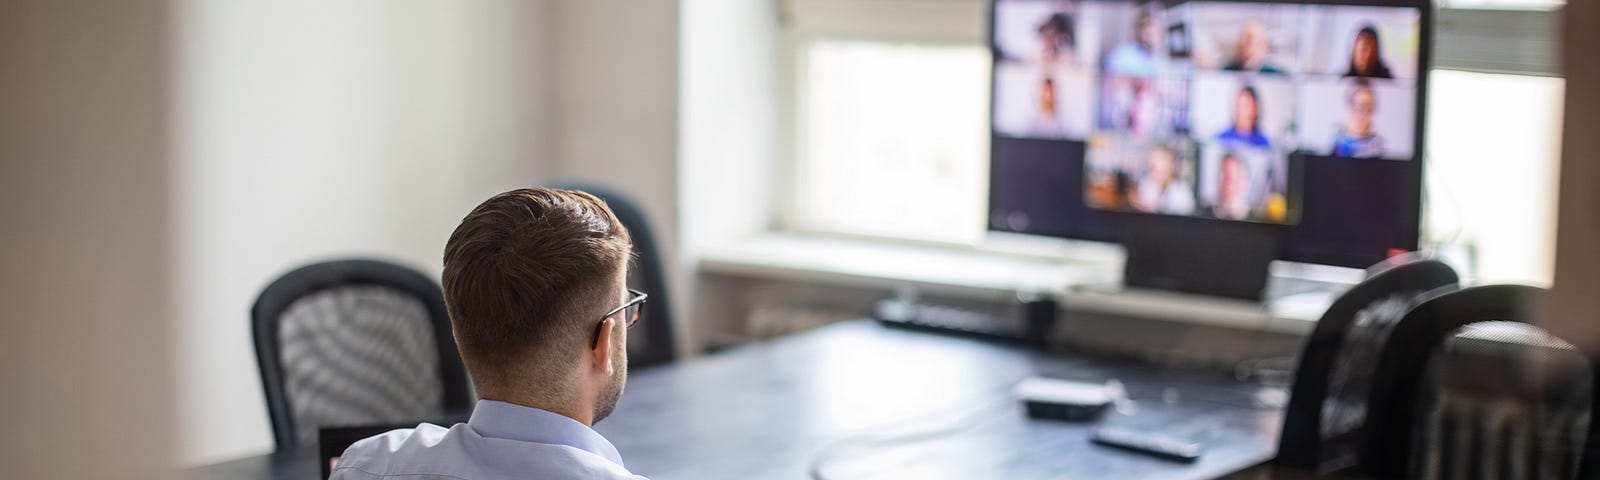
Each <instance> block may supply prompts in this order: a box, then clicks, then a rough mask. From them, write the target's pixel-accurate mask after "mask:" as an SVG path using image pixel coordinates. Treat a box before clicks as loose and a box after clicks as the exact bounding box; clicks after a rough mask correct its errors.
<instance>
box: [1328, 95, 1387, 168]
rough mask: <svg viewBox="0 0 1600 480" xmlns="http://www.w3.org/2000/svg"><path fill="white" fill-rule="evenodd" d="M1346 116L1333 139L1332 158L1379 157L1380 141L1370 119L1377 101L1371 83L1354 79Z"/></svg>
mask: <svg viewBox="0 0 1600 480" xmlns="http://www.w3.org/2000/svg"><path fill="white" fill-rule="evenodd" d="M1348 102H1349V107H1350V112H1349V116H1348V118H1347V119H1346V120H1345V123H1344V125H1343V126H1341V127H1340V128H1339V133H1337V134H1335V135H1334V137H1333V154H1332V155H1333V156H1337V157H1378V156H1382V155H1383V137H1382V136H1379V135H1378V133H1377V132H1376V131H1374V130H1373V128H1372V116H1373V113H1374V112H1376V111H1377V106H1378V105H1377V104H1378V97H1377V95H1375V94H1374V93H1373V91H1372V82H1368V81H1367V80H1366V79H1364V78H1358V79H1356V81H1355V86H1353V87H1351V89H1350V97H1349V98H1348Z"/></svg>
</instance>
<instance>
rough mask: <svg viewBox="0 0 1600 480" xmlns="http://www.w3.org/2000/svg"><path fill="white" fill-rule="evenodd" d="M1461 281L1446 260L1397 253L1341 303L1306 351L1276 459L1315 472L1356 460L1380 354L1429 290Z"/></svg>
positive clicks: (1338, 468) (1318, 328) (1324, 317)
mask: <svg viewBox="0 0 1600 480" xmlns="http://www.w3.org/2000/svg"><path fill="white" fill-rule="evenodd" d="M1459 281H1460V279H1459V277H1458V276H1457V275H1456V272H1455V270H1453V269H1451V268H1450V266H1449V265H1445V264H1444V263H1443V262H1439V261H1437V260H1415V259H1405V258H1395V259H1390V260H1387V261H1385V262H1382V263H1379V264H1378V265H1375V266H1374V267H1373V268H1371V269H1369V270H1368V277H1367V279H1366V280H1364V281H1362V282H1361V283H1360V284H1357V285H1356V286H1354V287H1352V288H1350V290H1348V291H1346V292H1345V293H1344V294H1343V295H1341V296H1340V297H1339V298H1338V299H1337V300H1336V301H1334V303H1333V305H1331V306H1330V307H1329V308H1328V310H1327V311H1326V312H1325V313H1324V314H1323V315H1322V318H1321V319H1320V320H1318V321H1317V325H1316V327H1315V329H1314V330H1312V332H1311V335H1310V336H1309V337H1307V338H1306V342H1305V346H1304V347H1303V348H1302V349H1301V351H1300V360H1299V363H1298V367H1297V368H1296V372H1295V378H1294V384H1293V386H1292V387H1291V388H1290V396H1289V405H1288V408H1287V410H1286V411H1285V412H1284V424H1283V432H1282V434H1281V436H1280V437H1279V441H1278V454H1277V456H1276V457H1275V458H1274V459H1273V461H1272V462H1271V464H1272V465H1274V466H1276V467H1286V468H1288V469H1290V470H1294V471H1301V472H1308V473H1315V474H1320V473H1334V472H1339V471H1344V470H1346V469H1348V468H1350V467H1352V466H1354V465H1356V464H1357V463H1358V462H1359V458H1358V455H1359V453H1360V451H1359V442H1360V440H1361V438H1362V436H1361V432H1362V431H1363V429H1365V428H1366V426H1367V425H1369V424H1370V419H1368V418H1366V416H1365V414H1366V410H1367V405H1366V399H1367V392H1368V391H1369V387H1370V385H1371V382H1372V381H1373V374H1374V368H1375V367H1374V361H1373V358H1375V356H1376V354H1377V352H1379V351H1380V349H1381V348H1382V346H1383V345H1384V344H1385V343H1386V342H1387V340H1388V336H1389V333H1390V330H1391V328H1392V327H1393V326H1394V325H1395V324H1396V322H1398V320H1399V319H1400V317H1401V315H1402V314H1404V313H1405V312H1406V311H1407V310H1408V309H1409V308H1410V307H1411V306H1412V305H1415V304H1416V303H1417V302H1419V301H1420V298H1421V297H1423V296H1424V295H1426V292H1430V291H1436V290H1440V289H1453V288H1456V286H1457V285H1458V284H1459Z"/></svg>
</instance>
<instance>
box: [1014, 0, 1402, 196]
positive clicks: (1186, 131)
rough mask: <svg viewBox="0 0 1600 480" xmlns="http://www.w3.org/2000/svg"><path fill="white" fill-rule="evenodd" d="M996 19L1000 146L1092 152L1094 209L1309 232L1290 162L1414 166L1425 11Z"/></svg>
mask: <svg viewBox="0 0 1600 480" xmlns="http://www.w3.org/2000/svg"><path fill="white" fill-rule="evenodd" d="M994 15H995V17H994V22H995V23H994V25H995V28H994V32H993V33H994V47H995V53H996V59H995V87H994V88H995V92H994V93H995V107H994V119H993V124H994V129H995V133H996V135H998V136H1001V137H1010V138H1018V139H1041V140H1059V141H1068V142H1084V143H1086V144H1087V148H1086V149H1085V150H1084V151H1085V152H1086V154H1085V157H1086V158H1082V159H1079V160H1081V161H1083V165H1084V166H1083V169H1084V177H1083V179H1084V185H1083V200H1084V203H1085V204H1086V205H1088V206H1090V207H1092V208H1097V209H1105V210H1121V211H1137V212H1149V213H1161V214H1170V215H1186V216H1200V217H1210V218H1219V219H1228V220H1247V221H1257V222H1270V223H1294V222H1295V220H1296V212H1297V211H1298V209H1299V208H1298V207H1299V206H1298V205H1295V199H1296V198H1297V197H1298V196H1297V195H1293V193H1294V191H1293V190H1294V189H1295V188H1297V187H1296V186H1295V185H1291V179H1293V178H1294V176H1292V175H1290V174H1289V173H1288V170H1289V165H1288V164H1289V157H1290V156H1292V155H1299V156H1315V157H1328V158H1331V159H1333V160H1334V161H1380V160H1379V159H1381V161H1409V160H1411V159H1412V158H1413V157H1414V156H1415V152H1416V147H1415V145H1414V143H1415V125H1416V120H1417V117H1416V116H1417V115H1418V112H1417V111H1416V110H1417V105H1418V102H1417V95H1416V76H1417V74H1418V68H1419V65H1418V50H1419V45H1420V43H1421V39H1420V35H1421V31H1420V12H1418V11H1417V10H1416V9H1414V8H1393V7H1357V6H1316V5H1304V4H1274V3H1223V2H1198V1H1196V2H1184V3H1180V4H1176V5H1169V4H1156V3H1149V4H1140V3H1134V2H1119V1H1097V0H997V2H996V4H995V11H994ZM1062 160H1063V161H1068V160H1071V159H1062ZM1305 180H1306V181H1315V179H1305Z"/></svg>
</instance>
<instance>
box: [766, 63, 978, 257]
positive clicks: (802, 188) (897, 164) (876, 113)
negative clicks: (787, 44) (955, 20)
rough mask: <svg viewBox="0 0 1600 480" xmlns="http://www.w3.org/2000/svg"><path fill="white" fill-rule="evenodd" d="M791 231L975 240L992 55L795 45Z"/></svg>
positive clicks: (926, 239) (941, 240)
mask: <svg viewBox="0 0 1600 480" xmlns="http://www.w3.org/2000/svg"><path fill="white" fill-rule="evenodd" d="M798 53H799V54H800V55H801V57H800V58H801V60H800V65H801V66H802V67H801V70H800V72H801V74H800V75H801V77H800V84H801V85H800V89H801V92H802V94H801V97H800V101H799V102H798V103H799V105H798V111H799V112H800V115H799V118H798V125H797V127H798V128H797V140H798V141H797V142H796V143H797V146H798V147H799V148H798V156H797V165H796V168H795V172H796V174H797V178H796V182H795V183H794V191H795V193H796V196H795V198H794V202H795V203H794V205H793V213H794V223H795V224H796V225H795V226H797V227H798V228H800V229H803V230H810V231H825V232H833V233H845V234H853V235H868V236H878V237H895V238H907V239H916V240H924V241H937V242H954V243H972V242H975V241H977V240H978V239H979V238H981V237H982V235H983V231H984V218H985V212H984V209H985V207H986V203H987V202H986V201H985V200H984V199H985V193H984V192H985V189H986V188H987V183H988V144H989V137H988V129H989V122H988V118H989V115H988V110H989V101H988V91H989V66H988V64H989V55H988V53H987V52H986V51H985V50H984V49H983V48H981V47H977V46H922V45H917V46H912V45H896V44H885V43H874V42H817V43H812V44H810V45H808V46H807V47H806V48H802V49H801V50H800V52H798Z"/></svg>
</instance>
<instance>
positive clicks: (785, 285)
mask: <svg viewBox="0 0 1600 480" xmlns="http://www.w3.org/2000/svg"><path fill="white" fill-rule="evenodd" d="M1564 3H1565V2H1563V1H1562V0H1443V1H1441V2H1439V3H1438V10H1437V11H1436V14H1435V16H1434V17H1433V20H1434V21H1435V25H1434V30H1433V32H1434V34H1435V39H1434V42H1433V46H1434V48H1433V51H1432V52H1431V54H1432V63H1433V64H1432V67H1431V70H1429V71H1426V72H1420V73H1419V75H1425V76H1427V79H1428V81H1429V83H1430V85H1429V91H1428V92H1427V95H1428V98H1427V103H1426V105H1427V109H1426V112H1425V115H1426V116H1427V122H1426V128H1427V131H1426V132H1425V135H1424V136H1425V138H1426V142H1425V145H1424V150H1425V153H1424V159H1425V160H1426V162H1427V165H1428V166H1427V169H1426V171H1425V178H1424V190H1423V191H1424V205H1423V225H1422V232H1423V238H1422V244H1423V246H1424V248H1426V249H1431V250H1434V251H1437V252H1438V253H1439V254H1440V255H1441V256H1443V257H1444V258H1446V259H1448V261H1449V262H1450V263H1451V265H1452V266H1454V267H1456V268H1457V269H1458V271H1461V272H1463V275H1464V276H1465V277H1469V278H1471V279H1473V280H1474V281H1477V282H1485V283H1518V284H1529V285H1535V286H1544V287H1549V286H1551V285H1552V284H1553V283H1555V282H1554V280H1555V278H1556V275H1557V267H1556V265H1557V261H1558V256H1557V249H1556V246H1557V242H1556V234H1557V225H1558V223H1560V222H1558V215H1557V214H1558V209H1557V206H1558V204H1560V205H1562V206H1563V207H1565V206H1566V205H1567V204H1566V203H1561V202H1559V201H1558V193H1565V194H1571V195H1574V196H1576V195H1580V194H1579V193H1577V192H1575V191H1574V192H1563V191H1562V190H1561V189H1558V183H1559V182H1560V181H1561V179H1562V177H1561V176H1558V174H1557V173H1558V172H1560V171H1562V167H1561V166H1562V162H1561V158H1562V155H1561V152H1562V148H1563V143H1562V142H1563V137H1562V133H1563V130H1564V129H1563V116H1564V114H1565V111H1564V106H1566V105H1570V104H1571V103H1570V102H1569V99H1568V98H1567V96H1569V95H1575V93H1574V92H1575V89H1578V88H1582V89H1594V88H1595V85H1596V84H1594V83H1592V82H1591V83H1590V84H1587V85H1569V84H1568V83H1567V82H1566V81H1565V80H1564V77H1567V76H1568V75H1567V74H1565V73H1564V70H1563V60H1562V59H1563V57H1562V54H1563V53H1562V48H1561V46H1562V39H1563V30H1562V28H1561V22H1562V12H1563V9H1564V8H1569V7H1566V6H1565V5H1564ZM988 9H989V3H988V2H986V1H983V0H760V1H715V0H662V1H649V2H626V1H619V0H592V1H576V0H573V1H563V0H530V1H513V0H470V1H445V0H399V1H394V0H383V1H380V0H339V1H305V0H286V1H228V0H171V1H157V0H127V1H117V2H96V1H77V0H72V1H42V0H40V1H29V0H3V1H0V77H3V78H0V105H3V106H0V110H3V111H4V112H3V113H0V162H3V164H0V185H3V186H0V212H3V215H0V219H3V220H4V224H3V226H0V232H3V233H0V239H3V242H4V243H3V244H0V245H3V248H0V250H3V253H0V262H3V263H0V264H3V265H4V269H5V272H6V273H5V275H4V278H5V280H4V284H3V285H0V306H3V307H4V308H5V311H6V313H5V317H4V319H3V320H0V375H3V376H0V391H3V392H4V393H0V400H3V402H4V403H3V404H0V408H3V409H4V411H5V414H4V416H3V417H0V418H3V421H4V422H5V425H6V427H5V428H6V430H7V431H8V432H10V433H8V435H7V439H6V440H4V441H0V465H3V467H0V476H5V477H11V478H49V477H55V478H86V477H105V476H111V477H120V476H123V475H122V474H124V473H129V472H134V473H133V475H132V476H153V477H159V476H161V475H160V472H163V471H166V470H167V469H171V468H175V467H191V466H195V465H202V464H208V463H215V462H219V461H224V460H230V459H235V458H240V457H246V456H251V455H257V454H261V453H264V452H267V451H270V450H272V448H273V443H272V442H273V438H272V431H271V427H270V425H269V422H268V417H267V414H266V407H265V404H264V401H263V393H262V388H261V378H260V376H259V374H258V370H257V365H256V358H255V356H254V353H253V348H254V347H253V346H252V343H251V337H250V327H249V322H248V321H247V320H248V313H249V308H250V305H251V304H252V303H253V302H254V301H255V298H256V296H257V295H258V294H259V293H260V292H261V290H262V288H263V287H264V286H266V285H267V284H268V283H270V282H271V281H272V280H273V279H275V278H277V277H278V276H280V275H282V274H284V273H285V272H287V271H289V270H291V269H293V268H294V267H296V266H299V265H304V264H307V263H310V262H314V261H318V260H326V259H332V258H341V257H350V256H373V257H380V258H386V259H391V260H394V261H396V262H399V263H403V264H407V265H410V266H413V267H416V268H418V269H419V270H422V271H424V272H426V273H427V274H429V275H432V276H435V277H436V276H437V273H438V271H439V270H440V267H441V260H440V256H441V252H442V248H443V244H444V241H445V239H446V238H447V237H448V235H449V233H450V231H451V229H452V228H454V226H455V225H456V223H457V222H458V221H459V220H460V218H461V216H462V215H464V214H465V213H466V212H467V211H468V210H470V209H471V208H472V207H473V206H474V205H476V204H477V203H478V202H480V201H482V200H483V199H485V198H487V197H488V196H490V195H492V194H494V193H498V192H501V191H504V190H509V189H512V188H518V187H525V186H537V185H544V184H549V183H552V182H555V181H582V182H586V183H591V184H597V185H604V186H607V187H610V188H612V189H614V190H616V191H619V192H622V193H624V194H626V195H628V196H630V197H632V198H633V199H634V200H635V201H636V202H638V203H639V204H640V205H641V206H642V207H643V209H644V212H645V214H646V216H647V217H648V220H649V221H650V222H651V223H652V224H653V226H654V227H655V229H656V235H657V237H658V239H659V241H660V242H661V244H662V245H661V246H662V257H663V259H664V260H665V262H666V265H668V267H669V268H668V271H667V275H668V279H669V281H670V282H671V283H672V284H673V285H674V291H673V292H672V295H673V296H674V297H675V299H676V300H677V301H676V302H675V303H674V307H675V309H676V310H677V311H676V312H674V313H675V314H676V315H675V317H676V318H677V320H678V322H677V323H678V325H676V326H675V327H676V329H677V331H678V332H680V334H679V335H678V337H677V340H676V341H677V343H678V345H677V348H678V350H679V351H680V352H684V353H685V354H686V355H689V356H693V355H698V354H701V353H703V352H706V351H710V350H716V349H720V348H725V347H728V346H732V345H738V344H742V343H747V342H752V341H758V340H761V339H765V338H771V337H774V336H778V335H783V334H786V333H790V332H794V331H799V330H803V329H805V328H809V327H812V326H815V325H821V324H825V323H831V322H836V321H841V320H847V319H852V318H858V317H861V316H863V315H864V314H865V313H866V312H867V311H868V310H869V309H870V308H871V305H872V304H873V302H875V301H877V300H879V299H881V298H883V297H884V296H885V295H888V294H890V292H894V291H901V292H904V291H906V290H908V289H913V290H917V291H919V292H920V294H922V295H934V296H941V295H942V296H945V297H948V298H950V299H952V300H951V301H956V302H975V303H983V302H999V301H1003V300H1004V299H1006V298H1013V297H1014V296H1015V295H1016V292H1018V291H1021V290H1026V289H1030V288H1053V287H1054V286H1056V285H1058V284H1060V283H1061V282H1064V281H1067V280H1068V279H1067V278H1065V277H1066V276H1067V275H1068V274H1066V273H1062V272H1063V271H1065V270H1063V269H1064V267H1063V265H1066V264H1073V265H1081V264H1103V263H1107V262H1116V261H1117V259H1118V258H1119V257H1118V256H1119V253H1118V252H1116V251H1115V250H1116V249H1115V248H1107V247H1104V246H1103V245H1101V246H1097V245H1083V244H1082V243H1083V242H1076V241H1070V240H1059V239H1047V238H1037V237H1015V236H1006V235H996V234H994V233H991V232H989V231H988V229H987V228H986V224H987V223H988V220H987V217H988V216H989V214H990V212H989V210H988V209H987V208H986V201H987V200H988V199H989V185H990V178H989V172H990V164H989V161H990V159H989V146H990V145H989V143H990V141H991V136H990V131H989V111H990V96H989V89H990V85H989V82H990V81H991V70H990V69H991V62H992V57H991V48H990V44H989V39H988V36H987V35H988V34H987V32H986V28H988V27H987V25H986V19H987V15H988V13H987V12H988ZM1568 13H1569V14H1570V13H1571V12H1570V11H1569V12H1568ZM1583 13H1587V14H1588V15H1589V17H1588V18H1589V19H1590V20H1594V19H1596V18H1595V12H1594V9H1592V8H1591V9H1590V10H1589V11H1587V12H1583ZM1568 35H1569V36H1568V37H1566V38H1569V39H1570V38H1575V37H1574V35H1587V37H1585V38H1587V39H1589V40H1590V41H1591V42H1592V41H1594V40H1596V39H1595V36H1594V34H1592V33H1569V34H1568ZM1588 68H1589V69H1590V70H1589V71H1588V72H1589V73H1588V75H1589V77H1588V78H1589V79H1590V80H1594V79H1595V78H1596V77H1595V76H1594V73H1593V72H1594V71H1593V69H1594V68H1595V67H1594V66H1593V65H1592V64H1590V66H1589V67H1588ZM1581 95H1584V97H1583V98H1586V99H1588V101H1589V102H1590V103H1589V104H1588V105H1590V110H1588V113H1587V114H1586V115H1588V116H1587V118H1589V119H1591V120H1592V119H1594V118H1595V117H1594V116H1595V111H1594V109H1593V99H1594V98H1595V97H1596V93H1595V92H1594V91H1592V90H1590V91H1587V92H1584V93H1582V94H1581ZM931 99H934V100H937V101H930V100H931ZM1565 130H1566V131H1567V132H1569V135H1570V132H1573V131H1574V129H1573V127H1571V126H1570V124H1569V126H1568V127H1567V128H1566V129H1565ZM1590 142H1591V143H1588V144H1587V145H1588V147H1587V148H1588V149H1587V150H1581V149H1582V148H1584V147H1583V146H1582V145H1578V146H1576V147H1574V146H1572V145H1571V144H1569V146H1568V148H1579V149H1580V150H1573V151H1579V152H1583V153H1587V154H1588V157H1587V158H1591V159H1592V158H1593V154H1595V153H1596V150H1595V149H1594V148H1593V145H1594V144H1593V143H1592V140H1591V141H1590ZM1569 152H1571V151H1569ZM1587 173H1589V174H1590V175H1589V178H1590V179H1591V180H1592V179H1593V173H1594V170H1593V169H1592V168H1591V169H1589V170H1587ZM1575 183H1576V182H1575ZM1563 186H1564V185H1563ZM1588 191H1589V192H1590V195H1591V196H1590V197H1588V198H1591V199H1592V198H1594V197H1592V195H1593V192H1594V191H1595V190H1594V189H1593V188H1592V187H1590V188H1589V189H1588ZM1578 201H1579V202H1582V199H1581V197H1579V200H1578ZM1579 208H1580V210H1581V209H1587V211H1589V212H1590V213H1589V214H1590V215H1593V212H1594V208H1595V206H1594V204H1593V203H1590V204H1588V205H1584V206H1581V207H1579ZM1571 215H1575V217H1574V218H1576V216H1577V215H1581V212H1577V211H1575V213H1571ZM1573 221H1574V222H1590V223H1588V224H1587V225H1591V226H1590V227H1588V228H1590V230H1589V231H1591V232H1592V228H1593V227H1592V225H1593V223H1592V222H1593V220H1592V217H1591V219H1589V220H1581V219H1579V220H1573ZM1581 228H1583V227H1579V228H1577V229H1575V230H1574V231H1578V230H1580V229H1581ZM1587 238H1588V239H1590V240H1593V239H1595V237H1594V236H1589V237H1587ZM1580 241H1581V240H1580ZM1083 251H1088V252H1090V253H1088V254H1082V253H1081V252H1083ZM1063 252H1072V253H1066V254H1064V253H1063ZM1063 258H1068V260H1063ZM1573 258H1575V259H1576V260H1574V261H1575V262H1580V263H1577V264H1575V265H1577V266H1575V267H1572V268H1573V270H1574V271H1575V272H1577V273H1570V275H1572V278H1574V279H1575V280H1574V284H1577V285H1582V284H1583V283H1581V282H1583V281H1585V279H1588V281H1589V283H1587V285H1590V286H1594V285H1596V283H1593V281H1592V279H1593V278H1594V276H1593V275H1594V274H1593V273H1592V269H1589V268H1588V267H1587V266H1584V265H1589V266H1593V265H1594V263H1593V262H1592V260H1593V257H1592V256H1589V257H1587V259H1585V258H1581V257H1576V256H1575V257H1573ZM1585 260H1587V261H1589V262H1590V263H1587V264H1584V263H1581V262H1583V261H1585ZM1334 275H1335V276H1337V275H1339V273H1337V272H1335V273H1334ZM1108 278H1110V279H1111V280H1107V281H1113V280H1114V275H1113V276H1112V277H1108ZM1077 280H1083V279H1077ZM1085 281H1087V282H1090V283H1092V282H1094V281H1098V280H1096V279H1089V280H1085ZM1558 290H1559V289H1558ZM1592 291H1593V290H1591V292H1592ZM1590 305H1593V304H1592V303H1590ZM1313 318H1314V316H1313ZM1273 321H1277V322H1280V323H1281V322H1282V321H1283V320H1273ZM1094 325H1096V326H1097V330H1096V331H1097V333H1096V335H1095V338H1094V339H1079V341H1081V342H1087V343H1094V344H1096V346H1098V347H1101V348H1108V349H1121V350H1125V351H1131V352H1132V353H1133V354H1135V355H1142V356H1146V357H1161V358H1166V359H1176V361H1180V362H1191V363H1222V362H1226V361H1229V360H1232V359H1233V357H1243V356H1248V355H1267V354H1292V352H1293V348H1294V347H1295V346H1296V345H1297V342H1298V341H1299V339H1300V338H1301V336H1303V335H1304V332H1305V331H1306V330H1308V329H1309V327H1308V326H1305V325H1298V324H1294V325H1288V326H1257V325H1253V324H1252V325H1244V326H1240V325H1200V324H1190V323H1184V322H1170V321H1164V320H1162V319H1159V318H1157V319H1151V320H1145V321H1142V322H1131V323H1130V322H1111V321H1106V322H1103V323H1095V324H1094ZM1152 328H1155V329H1157V330H1158V331H1160V332H1165V333H1163V334H1162V335H1160V336H1161V338H1162V339H1163V340H1160V341H1152V340H1150V336H1152V335H1154V334H1152V333H1149V332H1150V331H1151V330H1150V329H1152ZM88 428H95V429H104V430H103V432H104V433H91V434H87V435H86V434H84V433H82V432H83V431H84V429H88ZM86 436H87V437H89V438H85V437H86ZM85 458H88V459H93V460H84V459H85ZM67 459H77V460H73V461H66V460H67ZM51 460H56V461H51Z"/></svg>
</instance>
